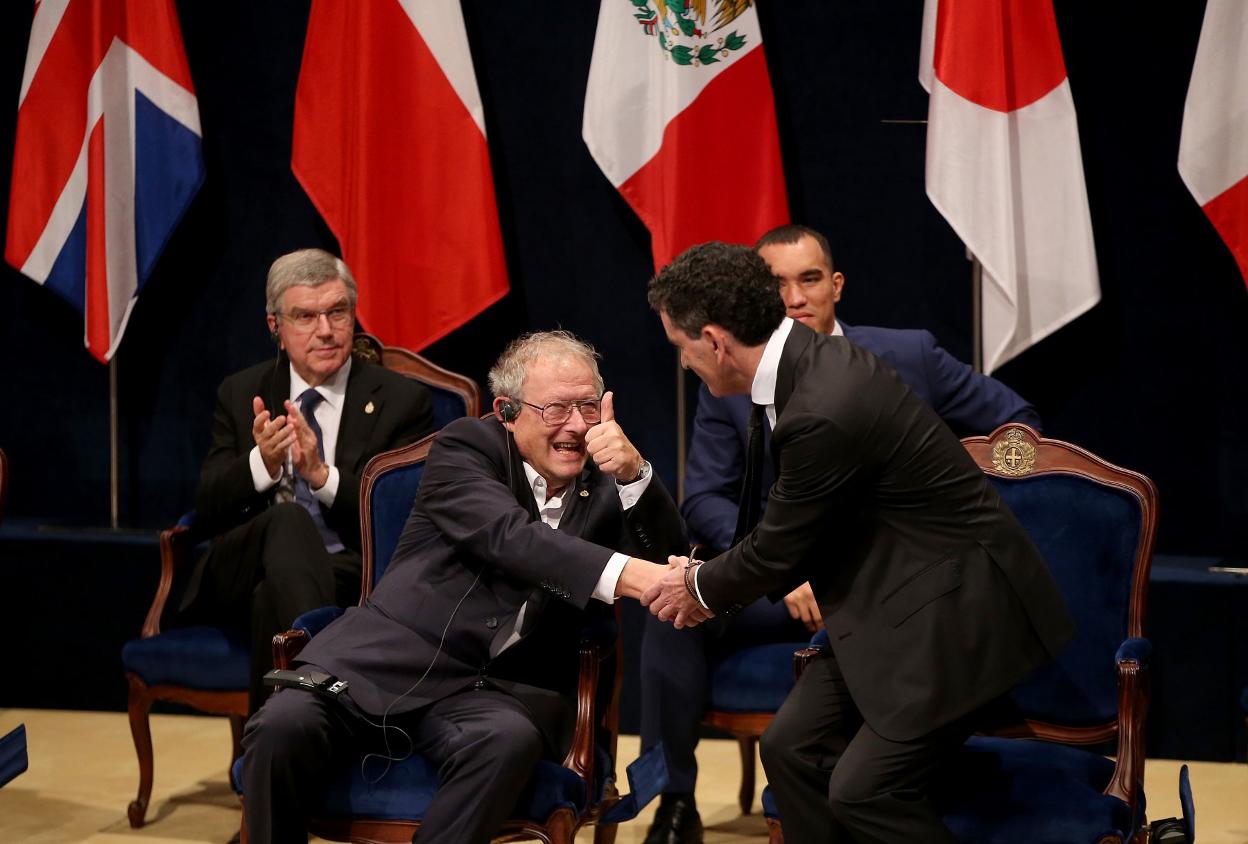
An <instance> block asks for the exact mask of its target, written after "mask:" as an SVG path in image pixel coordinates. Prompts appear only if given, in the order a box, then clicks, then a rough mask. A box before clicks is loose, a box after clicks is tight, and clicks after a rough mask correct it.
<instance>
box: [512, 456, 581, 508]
mask: <svg viewBox="0 0 1248 844" xmlns="http://www.w3.org/2000/svg"><path fill="white" fill-rule="evenodd" d="M523 465H524V477H525V478H526V479H527V480H528V482H529V489H530V490H532V491H533V498H534V500H536V501H537V509H539V510H541V509H543V508H545V507H546V506H547V504H550V505H551V506H555V507H558V506H561V505H562V503H563V497H564V495H566V494H567V492H568V490H569V489H571V487H572V485H571V484H568V485H567V486H566V487H564V488H563V492H562V493H560V494H559V495H557V496H555V497H553V498H547V497H546V494H547V492H548V491H549V487H548V485H547V484H546V479H545V478H543V477H542V476H541V475H539V474H538V473H537V470H536V469H534V468H533V467H532V466H530V465H529V464H528V462H527V461H525V462H524V464H523Z"/></svg>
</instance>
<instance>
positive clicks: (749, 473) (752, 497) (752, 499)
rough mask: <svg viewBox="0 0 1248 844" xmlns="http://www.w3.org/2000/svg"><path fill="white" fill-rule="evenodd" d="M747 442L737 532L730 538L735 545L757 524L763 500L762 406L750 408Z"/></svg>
mask: <svg viewBox="0 0 1248 844" xmlns="http://www.w3.org/2000/svg"><path fill="white" fill-rule="evenodd" d="M750 408H751V409H750V424H749V427H748V428H747V430H748V432H749V440H748V441H747V443H746V446H745V479H744V481H743V482H742V484H741V502H740V506H739V507H738V509H737V530H736V532H735V533H734V534H733V536H732V544H733V545H736V544H737V543H738V542H740V541H741V540H742V539H744V538H745V536H746V535H747V534H748V533H749V532H750V531H752V530H754V526H755V525H756V524H758V517H759V513H760V511H761V510H762V499H763V406H762V405H761V404H755V405H751V406H750Z"/></svg>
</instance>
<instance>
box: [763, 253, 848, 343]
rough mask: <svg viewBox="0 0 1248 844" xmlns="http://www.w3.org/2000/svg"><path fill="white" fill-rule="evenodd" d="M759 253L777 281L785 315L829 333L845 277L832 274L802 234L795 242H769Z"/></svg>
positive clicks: (825, 258)
mask: <svg viewBox="0 0 1248 844" xmlns="http://www.w3.org/2000/svg"><path fill="white" fill-rule="evenodd" d="M758 254H759V255H760V256H761V257H762V259H763V260H764V261H766V262H767V266H769V267H771V271H772V272H773V273H774V274H775V275H776V277H777V278H778V279H779V282H780V298H781V299H783V300H784V308H785V313H786V315H787V316H789V317H791V318H793V319H795V320H798V321H800V322H804V323H805V324H806V325H808V326H810V327H811V328H813V329H814V330H815V331H818V332H819V333H820V334H830V333H832V329H833V327H834V326H835V325H836V303H837V302H839V301H841V287H842V285H844V284H845V276H843V275H841V274H840V273H834V272H832V268H831V267H830V266H829V265H828V259H827V256H825V255H824V254H823V250H822V249H821V248H819V243H818V241H816V240H815V239H814V238H813V237H811V236H810V235H802V237H801V238H800V239H798V241H797V243H769V244H767V245H766V246H763V247H760V248H759V250H758Z"/></svg>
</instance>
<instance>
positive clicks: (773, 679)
mask: <svg viewBox="0 0 1248 844" xmlns="http://www.w3.org/2000/svg"><path fill="white" fill-rule="evenodd" d="M806 644H807V643H806V642H772V643H768V644H763V645H753V646H751V647H747V648H741V649H740V650H736V651H733V652H732V653H730V654H728V655H726V656H724V657H722V658H721V659H719V660H717V661H716V662H715V663H714V664H712V665H711V678H710V701H709V704H708V707H707V710H706V712H704V713H703V714H702V722H703V723H704V724H706V725H708V726H711V727H714V728H715V729H717V730H722V731H724V732H725V733H728V734H729V735H731V736H732V737H733V738H734V739H736V740H737V747H738V749H739V750H740V753H741V787H740V789H739V790H738V792H737V805H739V806H740V807H741V813H742V814H745V815H748V814H750V812H751V811H752V810H753V808H754V773H755V761H754V760H755V749H756V748H757V747H758V739H759V737H760V736H762V734H763V731H764V730H766V729H767V725H768V724H770V723H771V719H772V718H774V717H775V714H776V712H777V710H779V709H780V704H782V703H784V699H785V698H786V697H788V695H789V690H790V689H792V688H793V652H794V651H796V650H798V649H799V648H802V647H805V646H806Z"/></svg>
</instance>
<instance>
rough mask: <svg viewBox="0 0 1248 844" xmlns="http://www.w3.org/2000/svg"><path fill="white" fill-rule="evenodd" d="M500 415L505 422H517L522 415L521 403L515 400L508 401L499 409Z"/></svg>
mask: <svg viewBox="0 0 1248 844" xmlns="http://www.w3.org/2000/svg"><path fill="white" fill-rule="evenodd" d="M498 415H499V416H501V417H502V419H503V421H504V422H515V421H516V417H517V416H519V415H520V402H518V401H516V400H515V399H507V400H506V401H504V402H503V404H502V406H500V407H499V409H498Z"/></svg>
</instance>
